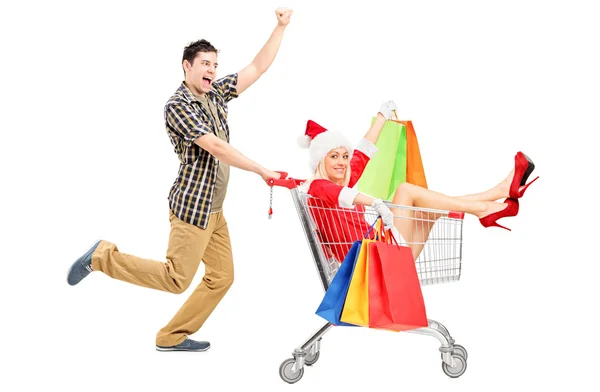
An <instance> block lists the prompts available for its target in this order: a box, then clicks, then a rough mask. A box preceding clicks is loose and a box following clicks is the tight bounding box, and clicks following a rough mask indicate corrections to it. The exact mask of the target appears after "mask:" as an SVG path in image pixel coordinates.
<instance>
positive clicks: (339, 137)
mask: <svg viewBox="0 0 600 392" xmlns="http://www.w3.org/2000/svg"><path fill="white" fill-rule="evenodd" d="M298 144H299V145H300V147H302V148H308V151H309V158H308V166H309V167H310V170H311V173H314V171H315V170H316V168H317V166H318V165H319V162H321V160H322V159H323V158H325V157H326V156H327V153H328V152H329V151H331V150H333V149H336V148H340V147H344V148H345V149H346V150H348V153H349V154H350V155H352V153H353V151H354V148H353V147H352V145H351V144H350V142H349V141H348V139H346V137H345V136H344V135H343V134H342V133H341V132H339V131H335V130H327V129H325V128H323V127H322V126H320V125H319V124H317V123H316V122H314V121H312V120H308V122H307V123H306V131H305V132H304V135H302V136H300V137H299V138H298Z"/></svg>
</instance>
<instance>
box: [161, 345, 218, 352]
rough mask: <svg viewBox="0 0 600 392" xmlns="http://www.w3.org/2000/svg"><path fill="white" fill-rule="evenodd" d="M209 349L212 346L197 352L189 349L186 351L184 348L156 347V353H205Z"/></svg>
mask: <svg viewBox="0 0 600 392" xmlns="http://www.w3.org/2000/svg"><path fill="white" fill-rule="evenodd" d="M209 348H210V346H208V347H206V348H202V349H197V350H189V349H184V348H171V347H160V346H156V351H160V352H168V351H188V352H204V351H207V350H208V349H209Z"/></svg>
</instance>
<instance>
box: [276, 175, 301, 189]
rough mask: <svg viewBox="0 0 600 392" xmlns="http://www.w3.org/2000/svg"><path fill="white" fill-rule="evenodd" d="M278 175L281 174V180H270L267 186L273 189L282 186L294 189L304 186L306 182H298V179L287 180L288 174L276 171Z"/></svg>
mask: <svg viewBox="0 0 600 392" xmlns="http://www.w3.org/2000/svg"><path fill="white" fill-rule="evenodd" d="M275 172H276V173H279V174H281V177H279V178H277V179H276V178H269V179H268V180H267V184H268V185H269V186H271V187H273V186H281V187H285V188H288V189H294V188H295V187H297V186H298V185H300V184H302V183H303V182H304V180H298V179H296V178H287V176H288V174H287V173H286V172H282V171H275Z"/></svg>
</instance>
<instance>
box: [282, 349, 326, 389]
mask: <svg viewBox="0 0 600 392" xmlns="http://www.w3.org/2000/svg"><path fill="white" fill-rule="evenodd" d="M317 354H318V353H317ZM317 358H318V355H317ZM315 361H316V360H315ZM295 364H296V360H295V359H294V358H290V359H286V360H285V361H283V362H282V363H281V366H279V376H280V377H281V379H282V380H283V381H285V382H287V383H288V384H293V383H295V382H298V381H300V379H301V378H302V376H303V375H304V368H302V369H300V370H295V371H294V370H293V367H294V365H295Z"/></svg>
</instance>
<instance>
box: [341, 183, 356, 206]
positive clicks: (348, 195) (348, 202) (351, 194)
mask: <svg viewBox="0 0 600 392" xmlns="http://www.w3.org/2000/svg"><path fill="white" fill-rule="evenodd" d="M356 195H358V191H357V190H356V189H352V188H348V187H347V186H345V187H343V188H342V191H341V192H340V196H339V197H338V204H339V205H340V206H341V207H344V208H354V198H355V197H356Z"/></svg>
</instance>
